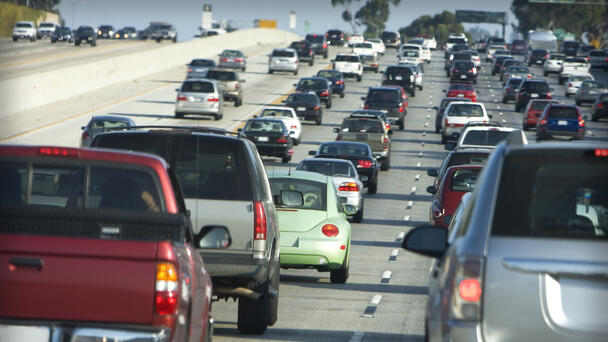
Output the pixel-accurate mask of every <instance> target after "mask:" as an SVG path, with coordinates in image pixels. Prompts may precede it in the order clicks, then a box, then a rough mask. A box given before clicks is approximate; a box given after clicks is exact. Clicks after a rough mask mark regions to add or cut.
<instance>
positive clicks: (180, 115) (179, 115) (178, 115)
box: [175, 112, 184, 119]
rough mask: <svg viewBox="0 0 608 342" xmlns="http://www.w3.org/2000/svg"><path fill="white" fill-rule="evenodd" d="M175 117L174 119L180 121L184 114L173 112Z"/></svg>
mask: <svg viewBox="0 0 608 342" xmlns="http://www.w3.org/2000/svg"><path fill="white" fill-rule="evenodd" d="M175 117H176V118H177V119H181V118H183V117H184V113H179V112H175Z"/></svg>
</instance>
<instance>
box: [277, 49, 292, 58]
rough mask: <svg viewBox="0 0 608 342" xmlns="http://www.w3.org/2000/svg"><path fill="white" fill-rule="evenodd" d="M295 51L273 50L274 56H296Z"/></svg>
mask: <svg viewBox="0 0 608 342" xmlns="http://www.w3.org/2000/svg"><path fill="white" fill-rule="evenodd" d="M295 55H296V54H295V53H294V52H293V51H286V50H274V51H272V57H295Z"/></svg>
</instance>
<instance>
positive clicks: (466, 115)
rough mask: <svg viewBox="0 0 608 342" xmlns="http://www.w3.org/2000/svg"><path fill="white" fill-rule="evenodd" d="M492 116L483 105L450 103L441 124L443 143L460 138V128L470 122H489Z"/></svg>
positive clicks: (459, 102)
mask: <svg viewBox="0 0 608 342" xmlns="http://www.w3.org/2000/svg"><path fill="white" fill-rule="evenodd" d="M491 117H492V116H491V115H488V113H487V112H486V107H485V106H484V105H483V103H478V102H465V101H455V102H450V103H449V104H448V106H447V107H446V108H445V111H444V113H443V122H442V123H441V143H442V144H445V143H447V142H448V140H451V139H454V138H458V135H460V128H462V126H464V125H465V124H466V123H467V122H470V121H481V122H489V121H490V118H491Z"/></svg>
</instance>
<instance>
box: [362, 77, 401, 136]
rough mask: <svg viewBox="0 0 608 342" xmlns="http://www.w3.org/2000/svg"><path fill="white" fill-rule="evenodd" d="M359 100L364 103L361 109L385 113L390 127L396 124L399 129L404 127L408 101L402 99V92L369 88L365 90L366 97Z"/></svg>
mask: <svg viewBox="0 0 608 342" xmlns="http://www.w3.org/2000/svg"><path fill="white" fill-rule="evenodd" d="M361 99H362V100H363V101H365V102H364V104H363V109H365V110H368V109H375V110H382V111H386V116H388V119H389V120H390V123H391V125H392V124H397V125H399V129H403V128H404V127H405V116H406V115H407V104H408V102H407V101H408V99H407V98H405V99H404V98H403V93H402V90H400V89H398V88H394V87H387V86H380V87H370V88H369V89H368V90H367V96H364V97H362V98H361Z"/></svg>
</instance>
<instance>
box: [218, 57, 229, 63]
mask: <svg viewBox="0 0 608 342" xmlns="http://www.w3.org/2000/svg"><path fill="white" fill-rule="evenodd" d="M220 59H221V60H222V62H228V58H226V57H223V58H220Z"/></svg>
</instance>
